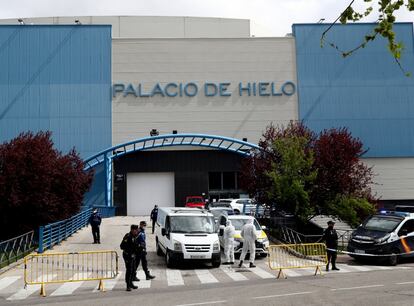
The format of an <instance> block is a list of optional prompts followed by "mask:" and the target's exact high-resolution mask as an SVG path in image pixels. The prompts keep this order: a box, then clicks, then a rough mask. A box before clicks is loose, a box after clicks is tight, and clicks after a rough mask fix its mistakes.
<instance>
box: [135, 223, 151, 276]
mask: <svg viewBox="0 0 414 306" xmlns="http://www.w3.org/2000/svg"><path fill="white" fill-rule="evenodd" d="M146 227H147V222H145V221H141V222H140V223H139V233H138V244H139V249H138V254H137V267H138V266H139V263H140V262H141V263H142V270H144V272H145V276H146V279H147V280H150V279H154V278H155V276H153V275H151V274H150V272H149V271H148V261H147V242H146V235H145V228H146Z"/></svg>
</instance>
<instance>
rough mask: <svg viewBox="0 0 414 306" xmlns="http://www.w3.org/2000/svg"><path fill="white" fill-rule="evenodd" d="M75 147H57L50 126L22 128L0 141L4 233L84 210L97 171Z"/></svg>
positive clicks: (8, 234)
mask: <svg viewBox="0 0 414 306" xmlns="http://www.w3.org/2000/svg"><path fill="white" fill-rule="evenodd" d="M83 168H84V164H83V161H82V160H81V158H80V157H79V155H78V153H76V151H75V150H74V149H72V150H71V151H70V152H69V153H68V154H66V155H63V154H62V153H61V152H59V151H57V150H56V149H54V148H53V142H52V140H51V133H50V132H39V133H37V134H36V135H34V134H33V133H31V132H28V133H22V134H20V135H19V136H18V137H17V138H15V139H13V140H11V141H10V142H5V143H3V144H1V145H0V238H2V239H4V238H7V237H12V236H15V235H17V234H20V233H23V232H27V231H29V230H33V229H37V227H38V226H39V225H42V224H47V223H50V222H54V221H58V220H62V219H65V218H68V217H70V216H72V215H73V214H75V213H77V212H78V211H79V208H80V205H81V203H82V200H83V195H84V193H85V192H86V191H87V190H88V189H89V188H90V186H91V183H92V179H93V172H84V171H83Z"/></svg>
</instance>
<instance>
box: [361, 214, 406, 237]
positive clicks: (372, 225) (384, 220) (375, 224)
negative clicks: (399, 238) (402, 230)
mask: <svg viewBox="0 0 414 306" xmlns="http://www.w3.org/2000/svg"><path fill="white" fill-rule="evenodd" d="M401 220H402V219H400V218H395V217H380V216H372V217H370V218H369V219H368V220H367V221H366V222H365V224H364V225H363V226H364V228H365V229H367V230H371V231H380V232H387V233H389V232H392V231H393V230H394V229H395V228H396V227H397V226H398V224H400V223H401Z"/></svg>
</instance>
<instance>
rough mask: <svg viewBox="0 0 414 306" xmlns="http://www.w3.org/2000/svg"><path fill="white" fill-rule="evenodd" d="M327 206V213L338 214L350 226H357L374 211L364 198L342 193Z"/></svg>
mask: <svg viewBox="0 0 414 306" xmlns="http://www.w3.org/2000/svg"><path fill="white" fill-rule="evenodd" d="M328 207H329V208H330V211H329V212H328V213H329V214H331V215H334V216H338V217H339V218H340V219H341V220H343V221H346V222H348V224H350V225H351V226H357V225H358V224H360V223H361V222H362V221H363V220H364V219H365V218H366V217H367V216H369V215H370V214H373V213H374V212H375V207H374V205H373V204H372V203H370V202H368V201H367V200H366V199H363V198H355V197H347V196H343V195H338V196H337V197H336V198H335V199H334V200H333V201H332V203H330V205H329V206H328Z"/></svg>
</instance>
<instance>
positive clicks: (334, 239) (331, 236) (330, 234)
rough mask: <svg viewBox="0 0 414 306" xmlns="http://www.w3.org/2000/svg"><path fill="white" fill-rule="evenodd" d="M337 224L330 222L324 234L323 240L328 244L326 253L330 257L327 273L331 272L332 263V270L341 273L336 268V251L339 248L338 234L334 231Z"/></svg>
mask: <svg viewBox="0 0 414 306" xmlns="http://www.w3.org/2000/svg"><path fill="white" fill-rule="evenodd" d="M334 225H335V222H333V221H328V228H327V229H325V232H324V233H323V240H324V241H325V243H326V248H327V249H328V250H326V253H327V255H328V264H327V265H326V271H329V263H332V270H336V271H339V269H338V268H337V267H336V249H337V248H338V234H337V233H336V230H335V229H334Z"/></svg>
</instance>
